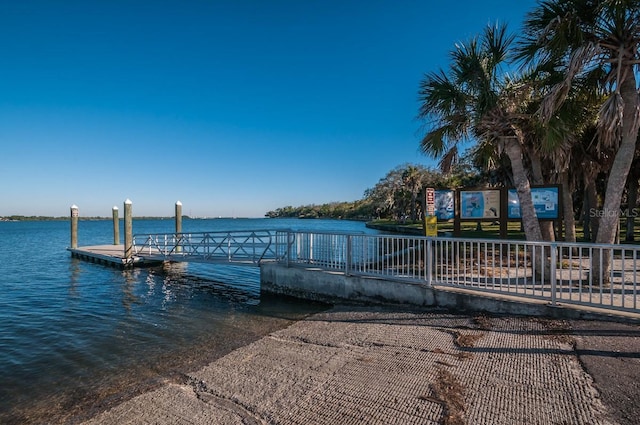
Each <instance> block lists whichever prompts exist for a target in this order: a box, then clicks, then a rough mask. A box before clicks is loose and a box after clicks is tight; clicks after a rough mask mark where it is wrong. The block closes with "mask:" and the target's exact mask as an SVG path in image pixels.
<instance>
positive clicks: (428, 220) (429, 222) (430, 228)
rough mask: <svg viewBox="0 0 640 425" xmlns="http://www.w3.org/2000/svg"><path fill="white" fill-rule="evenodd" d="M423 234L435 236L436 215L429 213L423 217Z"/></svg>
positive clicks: (436, 228) (436, 233)
mask: <svg viewBox="0 0 640 425" xmlns="http://www.w3.org/2000/svg"><path fill="white" fill-rule="evenodd" d="M424 230H425V235H426V236H431V237H436V236H438V217H436V216H435V215H430V216H427V217H425V228H424Z"/></svg>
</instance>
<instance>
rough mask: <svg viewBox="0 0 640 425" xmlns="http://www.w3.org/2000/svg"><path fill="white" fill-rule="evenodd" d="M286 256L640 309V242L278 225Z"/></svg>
mask: <svg viewBox="0 0 640 425" xmlns="http://www.w3.org/2000/svg"><path fill="white" fill-rule="evenodd" d="M276 253H277V256H276V257H277V258H278V261H279V262H281V263H283V264H287V265H288V266H306V267H318V268H322V269H327V270H336V271H343V272H344V273H345V274H347V275H363V276H378V277H384V278H386V279H393V280H402V281H407V282H417V283H423V284H427V285H440V286H450V287H463V288H469V289H474V290H481V291H490V292H497V293H502V294H508V295H515V296H520V297H529V298H536V299H542V300H546V301H548V302H549V303H550V304H552V305H556V304H558V303H572V304H583V305H589V306H596V307H602V308H607V309H617V310H625V311H633V312H640V300H639V297H638V295H639V294H638V292H639V290H640V288H639V285H638V278H640V246H631V245H598V244H586V243H565V242H553V243H549V242H524V241H507V240H486V239H459V238H426V237H411V236H388V235H365V234H357V235H356V234H331V233H312V232H278V235H277V237H276Z"/></svg>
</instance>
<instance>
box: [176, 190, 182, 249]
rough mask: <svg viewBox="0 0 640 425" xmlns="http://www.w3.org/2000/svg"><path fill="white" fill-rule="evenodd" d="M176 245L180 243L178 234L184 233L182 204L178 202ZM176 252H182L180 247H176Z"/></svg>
mask: <svg viewBox="0 0 640 425" xmlns="http://www.w3.org/2000/svg"><path fill="white" fill-rule="evenodd" d="M175 218H176V239H177V240H176V244H179V243H180V239H179V238H180V236H179V235H178V233H182V202H180V201H178V202H176V217H175ZM176 252H182V248H181V247H180V246H176Z"/></svg>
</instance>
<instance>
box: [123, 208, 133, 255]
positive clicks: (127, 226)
mask: <svg viewBox="0 0 640 425" xmlns="http://www.w3.org/2000/svg"><path fill="white" fill-rule="evenodd" d="M131 209H132V202H131V200H130V199H127V200H126V201H124V258H127V259H128V258H131V256H132V255H133V219H132V217H131Z"/></svg>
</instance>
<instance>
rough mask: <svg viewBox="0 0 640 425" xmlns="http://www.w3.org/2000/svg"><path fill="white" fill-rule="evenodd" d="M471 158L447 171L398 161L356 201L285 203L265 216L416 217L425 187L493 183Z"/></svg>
mask: <svg viewBox="0 0 640 425" xmlns="http://www.w3.org/2000/svg"><path fill="white" fill-rule="evenodd" d="M470 159H471V157H470V156H469V157H464V158H461V159H460V160H459V161H458V162H457V163H456V164H455V165H454V166H452V167H451V169H449V170H447V172H446V173H444V172H442V171H441V170H439V169H433V168H428V167H425V166H423V165H419V164H403V165H399V166H397V167H395V168H394V169H392V170H391V171H389V172H388V173H387V174H386V175H385V176H384V177H382V178H381V179H380V180H379V181H378V182H377V183H376V184H375V186H373V187H372V188H369V189H367V190H365V191H364V194H363V197H362V199H359V200H357V201H352V202H330V203H326V204H318V205H316V204H311V205H303V206H298V207H293V206H286V207H282V208H278V209H276V210H274V211H269V212H267V213H266V214H265V216H266V217H271V218H277V217H296V218H336V219H349V220H372V219H391V220H397V221H405V220H412V221H416V220H419V219H420V217H421V216H422V214H423V208H422V202H421V201H422V196H421V193H422V192H423V191H424V188H426V187H434V188H454V189H455V188H461V187H477V186H481V185H489V184H491V178H492V174H493V172H488V173H487V172H483V171H482V170H480V169H478V168H477V167H475V166H474V165H473V164H472V163H471V162H470Z"/></svg>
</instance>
